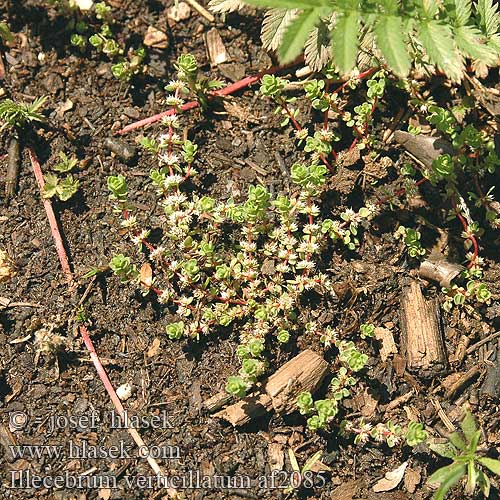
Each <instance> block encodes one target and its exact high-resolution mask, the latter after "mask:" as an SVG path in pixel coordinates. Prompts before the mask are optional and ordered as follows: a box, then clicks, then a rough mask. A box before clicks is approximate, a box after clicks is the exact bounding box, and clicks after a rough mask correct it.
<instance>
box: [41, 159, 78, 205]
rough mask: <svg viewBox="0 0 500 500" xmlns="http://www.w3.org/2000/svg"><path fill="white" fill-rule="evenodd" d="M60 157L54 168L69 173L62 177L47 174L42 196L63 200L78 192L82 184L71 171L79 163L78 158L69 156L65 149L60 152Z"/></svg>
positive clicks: (62, 172)
mask: <svg viewBox="0 0 500 500" xmlns="http://www.w3.org/2000/svg"><path fill="white" fill-rule="evenodd" d="M59 158H60V161H59V162H58V163H56V164H55V165H54V166H53V167H52V170H54V171H56V172H59V173H61V174H67V175H66V176H65V177H64V178H62V177H59V176H58V175H56V174H46V175H45V176H44V180H45V185H44V187H43V191H42V196H43V197H44V198H53V197H57V198H59V200H61V201H67V200H69V199H70V198H71V197H72V196H73V195H75V194H76V192H77V191H78V187H79V185H80V181H79V180H78V179H75V178H74V177H73V174H70V173H69V172H71V171H72V170H73V169H74V168H75V167H76V166H77V165H78V160H77V158H76V157H74V156H72V157H71V158H68V156H67V155H66V153H64V152H63V151H61V152H60V153H59Z"/></svg>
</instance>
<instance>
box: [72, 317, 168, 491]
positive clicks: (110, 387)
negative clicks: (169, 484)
mask: <svg viewBox="0 0 500 500" xmlns="http://www.w3.org/2000/svg"><path fill="white" fill-rule="evenodd" d="M80 335H81V336H82V338H83V341H84V342H85V346H86V347H87V350H88V351H89V354H90V359H91V360H92V362H93V363H94V366H95V369H96V371H97V374H98V375H99V378H100V379H101V382H102V383H103V385H104V388H105V389H106V392H107V393H108V395H109V397H110V399H111V401H112V402H113V406H114V407H115V409H116V411H117V412H118V414H119V415H120V417H121V419H122V421H123V422H124V423H126V416H127V413H126V412H125V409H124V408H123V405H122V403H121V401H120V398H119V397H118V396H117V394H116V391H115V389H114V387H113V384H112V383H111V381H110V380H109V377H108V374H107V373H106V370H105V369H104V367H103V366H102V363H101V361H100V360H99V356H97V353H96V351H95V349H94V345H93V344H92V340H90V336H89V332H88V330H87V328H86V327H85V325H80ZM127 430H128V432H129V434H130V435H131V436H132V439H133V440H134V442H135V444H136V445H137V446H138V447H139V448H140V449H141V456H144V454H146V453H147V457H146V459H147V461H148V463H149V465H150V466H151V468H152V469H153V471H154V472H155V473H156V474H157V475H158V476H159V477H163V473H162V470H161V468H160V466H159V465H158V462H157V461H156V460H155V459H154V458H153V457H152V456H151V455H150V453H149V448H148V447H147V446H146V444H145V443H144V440H143V439H142V437H141V435H140V434H139V433H138V432H137V429H135V428H134V427H130V426H129V425H127ZM167 493H168V496H169V497H170V498H177V491H176V490H175V489H173V488H167Z"/></svg>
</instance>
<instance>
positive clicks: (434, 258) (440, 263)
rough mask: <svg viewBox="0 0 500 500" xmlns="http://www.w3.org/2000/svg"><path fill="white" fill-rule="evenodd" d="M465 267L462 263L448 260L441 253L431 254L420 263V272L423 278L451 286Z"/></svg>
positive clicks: (444, 285) (447, 286)
mask: <svg viewBox="0 0 500 500" xmlns="http://www.w3.org/2000/svg"><path fill="white" fill-rule="evenodd" d="M464 269H465V268H464V267H463V266H461V265H460V264H455V263H454V262H448V261H447V260H446V259H445V257H444V256H443V255H441V254H439V255H438V254H431V255H429V257H428V258H427V259H426V260H424V261H423V262H422V264H420V269H419V270H418V274H419V276H421V277H422V278H426V279H430V280H432V281H436V282H437V283H439V284H440V285H441V286H443V287H446V288H449V287H450V286H451V282H452V280H453V279H455V278H456V277H457V276H458V275H459V274H460V273H461V272H462V271H463V270H464Z"/></svg>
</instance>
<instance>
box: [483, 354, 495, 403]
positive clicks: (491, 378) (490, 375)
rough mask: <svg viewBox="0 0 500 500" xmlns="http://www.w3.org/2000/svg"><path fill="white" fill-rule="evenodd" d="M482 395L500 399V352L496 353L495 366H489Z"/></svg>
mask: <svg viewBox="0 0 500 500" xmlns="http://www.w3.org/2000/svg"><path fill="white" fill-rule="evenodd" d="M481 395H482V396H489V397H492V398H500V351H499V350H498V348H497V349H496V352H495V360H494V361H493V365H490V366H488V369H487V371H486V377H485V378H484V382H483V385H482V387H481Z"/></svg>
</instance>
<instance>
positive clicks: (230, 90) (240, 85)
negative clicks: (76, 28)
mask: <svg viewBox="0 0 500 500" xmlns="http://www.w3.org/2000/svg"><path fill="white" fill-rule="evenodd" d="M295 64H296V62H293V63H291V64H288V65H286V66H273V67H272V68H269V69H266V70H265V71H261V72H260V73H257V74H256V75H253V76H247V77H245V78H243V79H242V80H240V81H238V82H235V83H231V85H228V86H227V87H224V88H223V89H221V90H216V91H215V92H213V93H212V94H211V95H209V96H208V98H209V99H211V98H213V97H217V96H225V95H230V94H234V93H235V92H238V90H242V89H244V88H246V87H249V86H250V85H253V84H254V83H256V82H257V81H259V80H260V79H261V78H262V77H263V76H264V75H268V74H272V73H276V72H277V71H280V70H282V69H286V68H288V67H290V66H294V65H295ZM198 106H199V103H198V101H191V102H188V103H186V104H184V105H182V106H181V107H180V108H179V110H180V111H188V110H190V109H194V108H197V107H198ZM176 112H177V110H176V109H169V110H167V111H163V112H162V113H158V114H157V115H153V116H150V117H149V118H144V119H143V120H139V121H138V122H134V123H131V124H130V125H127V126H126V127H123V128H122V129H121V130H118V131H117V132H115V135H124V134H127V133H128V132H131V131H132V130H135V129H138V128H141V127H145V126H146V125H150V124H151V123H156V122H158V121H160V120H161V119H162V118H164V117H165V116H170V115H172V114H174V113H176Z"/></svg>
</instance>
